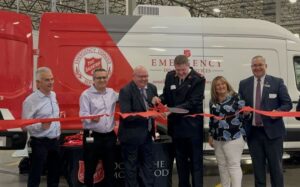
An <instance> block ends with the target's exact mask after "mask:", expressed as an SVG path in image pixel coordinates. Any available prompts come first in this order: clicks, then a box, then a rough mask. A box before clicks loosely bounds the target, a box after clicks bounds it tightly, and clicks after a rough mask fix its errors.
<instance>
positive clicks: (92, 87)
mask: <svg viewBox="0 0 300 187" xmlns="http://www.w3.org/2000/svg"><path fill="white" fill-rule="evenodd" d="M90 90H91V92H93V93H99V94H106V93H107V88H105V90H104V92H99V91H98V90H97V89H96V88H95V86H94V84H93V85H92V86H91V87H90Z"/></svg>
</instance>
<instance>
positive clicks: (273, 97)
mask: <svg viewBox="0 0 300 187" xmlns="http://www.w3.org/2000/svg"><path fill="white" fill-rule="evenodd" d="M269 98H270V99H275V98H277V94H269Z"/></svg>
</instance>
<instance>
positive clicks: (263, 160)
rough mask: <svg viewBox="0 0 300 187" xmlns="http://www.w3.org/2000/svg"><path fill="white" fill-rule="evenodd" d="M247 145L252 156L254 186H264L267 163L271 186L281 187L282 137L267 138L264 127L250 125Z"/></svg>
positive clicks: (282, 181) (282, 183) (282, 182)
mask: <svg viewBox="0 0 300 187" xmlns="http://www.w3.org/2000/svg"><path fill="white" fill-rule="evenodd" d="M247 143H248V147H249V152H250V155H251V158H252V165H253V169H254V176H255V187H266V186H267V184H266V168H267V163H268V167H269V170H270V178H271V186H272V187H283V186H284V180H283V168H282V155H283V137H279V138H275V139H272V140H271V139H269V138H268V137H267V135H266V133H265V130H264V127H252V136H251V137H248V141H247Z"/></svg>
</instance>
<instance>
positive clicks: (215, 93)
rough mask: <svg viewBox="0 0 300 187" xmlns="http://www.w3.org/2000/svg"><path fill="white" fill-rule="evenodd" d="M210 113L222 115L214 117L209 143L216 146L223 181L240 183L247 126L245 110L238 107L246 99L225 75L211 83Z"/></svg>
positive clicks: (231, 186) (226, 185)
mask: <svg viewBox="0 0 300 187" xmlns="http://www.w3.org/2000/svg"><path fill="white" fill-rule="evenodd" d="M209 106H210V113H211V114H213V115H215V116H219V117H223V118H222V119H217V118H215V117H211V118H210V121H209V138H208V143H209V144H210V146H212V147H213V148H214V149H215V155H216V158H217V162H218V167H219V173H220V178H221V184H222V186H223V187H241V186H242V175H243V174H242V169H241V164H240V161H241V156H242V152H243V149H244V145H245V141H244V138H243V137H244V136H245V130H244V128H243V123H242V120H243V114H241V113H238V111H239V110H240V109H241V108H242V107H244V106H245V102H244V101H243V100H241V99H240V97H239V95H238V94H237V93H236V92H235V91H234V90H233V88H232V86H231V85H230V84H229V82H228V81H227V80H226V79H225V78H224V77H222V76H217V77H215V78H214V79H213V81H212V85H211V100H210V104H209Z"/></svg>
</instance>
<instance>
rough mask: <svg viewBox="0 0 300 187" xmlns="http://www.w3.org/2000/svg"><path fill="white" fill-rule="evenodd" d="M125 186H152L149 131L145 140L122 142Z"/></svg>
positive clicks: (151, 151) (151, 155)
mask: <svg viewBox="0 0 300 187" xmlns="http://www.w3.org/2000/svg"><path fill="white" fill-rule="evenodd" d="M121 147H122V157H123V160H124V166H125V187H153V186H154V173H153V172H154V164H153V161H154V157H153V141H152V137H151V135H150V133H149V136H148V137H147V138H146V140H145V142H132V144H128V143H122V144H121Z"/></svg>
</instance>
